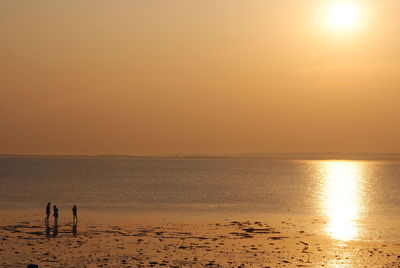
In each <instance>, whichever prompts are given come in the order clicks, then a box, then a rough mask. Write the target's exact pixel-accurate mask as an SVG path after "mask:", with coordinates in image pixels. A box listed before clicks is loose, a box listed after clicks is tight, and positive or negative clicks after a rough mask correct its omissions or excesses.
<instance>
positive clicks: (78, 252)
mask: <svg viewBox="0 0 400 268" xmlns="http://www.w3.org/2000/svg"><path fill="white" fill-rule="evenodd" d="M3 215H7V217H2V219H1V228H0V236H1V241H0V266H1V267H26V266H27V265H28V264H37V265H39V267H161V266H163V267H399V266H400V244H398V243H396V242H395V241H391V242H390V241H385V240H384V239H370V240H368V239H367V240H358V241H348V242H345V241H338V240H335V239H332V238H330V237H329V236H327V235H324V234H322V233H320V232H317V231H316V230H320V229H321V226H323V225H324V222H323V221H320V220H318V219H305V218H304V219H297V218H295V219H292V218H286V219H284V218H280V217H275V218H270V219H267V220H266V219H262V220H259V221H254V220H253V219H252V220H251V221H250V220H249V221H239V220H238V221H235V220H230V219H226V220H221V221H218V222H212V221H210V222H205V221H203V222H196V221H188V222H184V221H183V220H180V219H175V220H166V219H162V220H159V221H156V220H154V219H147V220H143V219H142V218H138V219H136V220H134V219H130V220H129V221H125V222H123V221H119V220H114V221H109V222H108V223H107V220H103V221H100V222H99V223H94V222H89V221H87V220H82V221H81V222H80V223H79V225H78V228H77V230H76V234H74V233H73V229H72V224H71V223H69V222H68V221H63V222H61V223H60V224H59V228H58V234H57V236H54V229H53V226H52V224H50V229H49V230H47V231H48V233H47V234H46V228H45V225H44V223H43V221H42V220H41V219H40V218H39V216H38V215H36V218H35V219H29V218H28V217H26V216H22V217H15V216H9V215H15V214H10V213H3ZM24 218H26V219H24ZM23 219H24V220H23Z"/></svg>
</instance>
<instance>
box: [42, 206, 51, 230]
mask: <svg viewBox="0 0 400 268" xmlns="http://www.w3.org/2000/svg"><path fill="white" fill-rule="evenodd" d="M50 212H51V207H50V202H48V203H47V206H46V219H44V222H45V224H46V225H49V218H50Z"/></svg>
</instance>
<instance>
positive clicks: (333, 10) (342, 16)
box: [326, 1, 361, 31]
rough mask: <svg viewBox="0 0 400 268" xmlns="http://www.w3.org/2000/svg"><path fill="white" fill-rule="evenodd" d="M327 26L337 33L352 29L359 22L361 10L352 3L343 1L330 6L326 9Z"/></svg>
mask: <svg viewBox="0 0 400 268" xmlns="http://www.w3.org/2000/svg"><path fill="white" fill-rule="evenodd" d="M326 19H327V24H328V26H329V27H331V28H332V29H334V30H337V31H348V30H351V29H354V28H355V27H356V26H357V25H358V24H359V23H360V20H361V8H360V6H359V5H357V4H356V3H353V2H349V1H347V2H346V1H344V2H336V3H333V4H331V5H330V6H329V7H328V9H327V16H326Z"/></svg>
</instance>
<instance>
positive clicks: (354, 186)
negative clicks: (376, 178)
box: [322, 161, 362, 241]
mask: <svg viewBox="0 0 400 268" xmlns="http://www.w3.org/2000/svg"><path fill="white" fill-rule="evenodd" d="M323 169H324V171H325V182H324V191H323V192H324V194H323V197H324V198H323V200H322V204H323V209H324V211H325V214H326V216H327V218H328V225H327V231H328V233H329V234H330V235H331V236H332V237H333V238H335V239H339V240H342V241H348V240H352V239H355V238H356V237H357V235H358V231H359V227H358V224H357V221H358V219H359V216H360V215H359V214H360V212H361V210H362V198H361V195H360V192H361V187H362V184H361V174H360V168H359V167H358V165H357V164H356V163H354V162H343V161H334V162H328V163H324V164H323Z"/></svg>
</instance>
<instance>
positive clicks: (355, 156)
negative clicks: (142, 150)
mask: <svg viewBox="0 0 400 268" xmlns="http://www.w3.org/2000/svg"><path fill="white" fill-rule="evenodd" d="M0 157H3V158H5V157H12V158H14V157H16V158H132V159H143V158H145V159H164V158H165V159H268V160H400V154H395V153H393V154H386V153H238V154H160V155H156V154H155V155H122V154H121V155H118V154H115V155H113V154H93V155H91V154H86V155H84V154H82V155H74V154H71V155H68V154H67V155H62V154H60V155H53V154H0Z"/></svg>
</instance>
